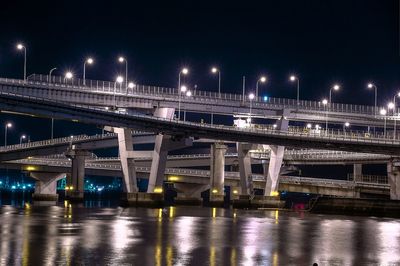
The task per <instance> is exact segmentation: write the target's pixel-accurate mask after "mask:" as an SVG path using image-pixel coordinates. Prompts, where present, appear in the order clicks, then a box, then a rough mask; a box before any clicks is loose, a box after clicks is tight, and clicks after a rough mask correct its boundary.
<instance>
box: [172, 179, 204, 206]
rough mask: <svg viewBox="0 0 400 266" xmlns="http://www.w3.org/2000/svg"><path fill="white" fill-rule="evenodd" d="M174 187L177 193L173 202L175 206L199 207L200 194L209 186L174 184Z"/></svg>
mask: <svg viewBox="0 0 400 266" xmlns="http://www.w3.org/2000/svg"><path fill="white" fill-rule="evenodd" d="M174 187H175V189H176V192H177V193H178V195H177V197H176V198H175V200H174V202H175V204H176V205H201V203H202V201H201V193H202V192H203V191H205V190H207V189H208V188H210V185H208V184H187V183H175V184H174Z"/></svg>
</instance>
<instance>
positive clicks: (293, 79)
mask: <svg viewBox="0 0 400 266" xmlns="http://www.w3.org/2000/svg"><path fill="white" fill-rule="evenodd" d="M289 79H290V81H292V82H294V81H297V108H299V104H300V80H299V78H298V77H297V76H295V75H291V76H290V77H289Z"/></svg>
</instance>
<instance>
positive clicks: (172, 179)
mask: <svg viewBox="0 0 400 266" xmlns="http://www.w3.org/2000/svg"><path fill="white" fill-rule="evenodd" d="M179 179H180V178H179V176H174V175H173V176H169V177H168V181H179Z"/></svg>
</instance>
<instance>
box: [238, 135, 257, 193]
mask: <svg viewBox="0 0 400 266" xmlns="http://www.w3.org/2000/svg"><path fill="white" fill-rule="evenodd" d="M236 148H237V153H238V160H239V173H240V190H241V193H240V194H241V195H251V194H252V193H253V180H252V178H251V174H252V172H251V158H250V153H249V150H250V149H251V144H246V143H241V142H238V143H236Z"/></svg>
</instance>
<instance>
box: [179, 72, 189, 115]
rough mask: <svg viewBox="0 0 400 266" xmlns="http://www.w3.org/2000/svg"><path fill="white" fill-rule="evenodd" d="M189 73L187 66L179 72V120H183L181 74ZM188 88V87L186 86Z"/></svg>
mask: <svg viewBox="0 0 400 266" xmlns="http://www.w3.org/2000/svg"><path fill="white" fill-rule="evenodd" d="M188 73H189V69H187V68H186V67H184V68H182V69H181V71H179V74H178V98H179V100H178V101H179V103H178V120H181V75H182V74H183V75H187V74H188ZM185 88H186V87H185Z"/></svg>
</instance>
